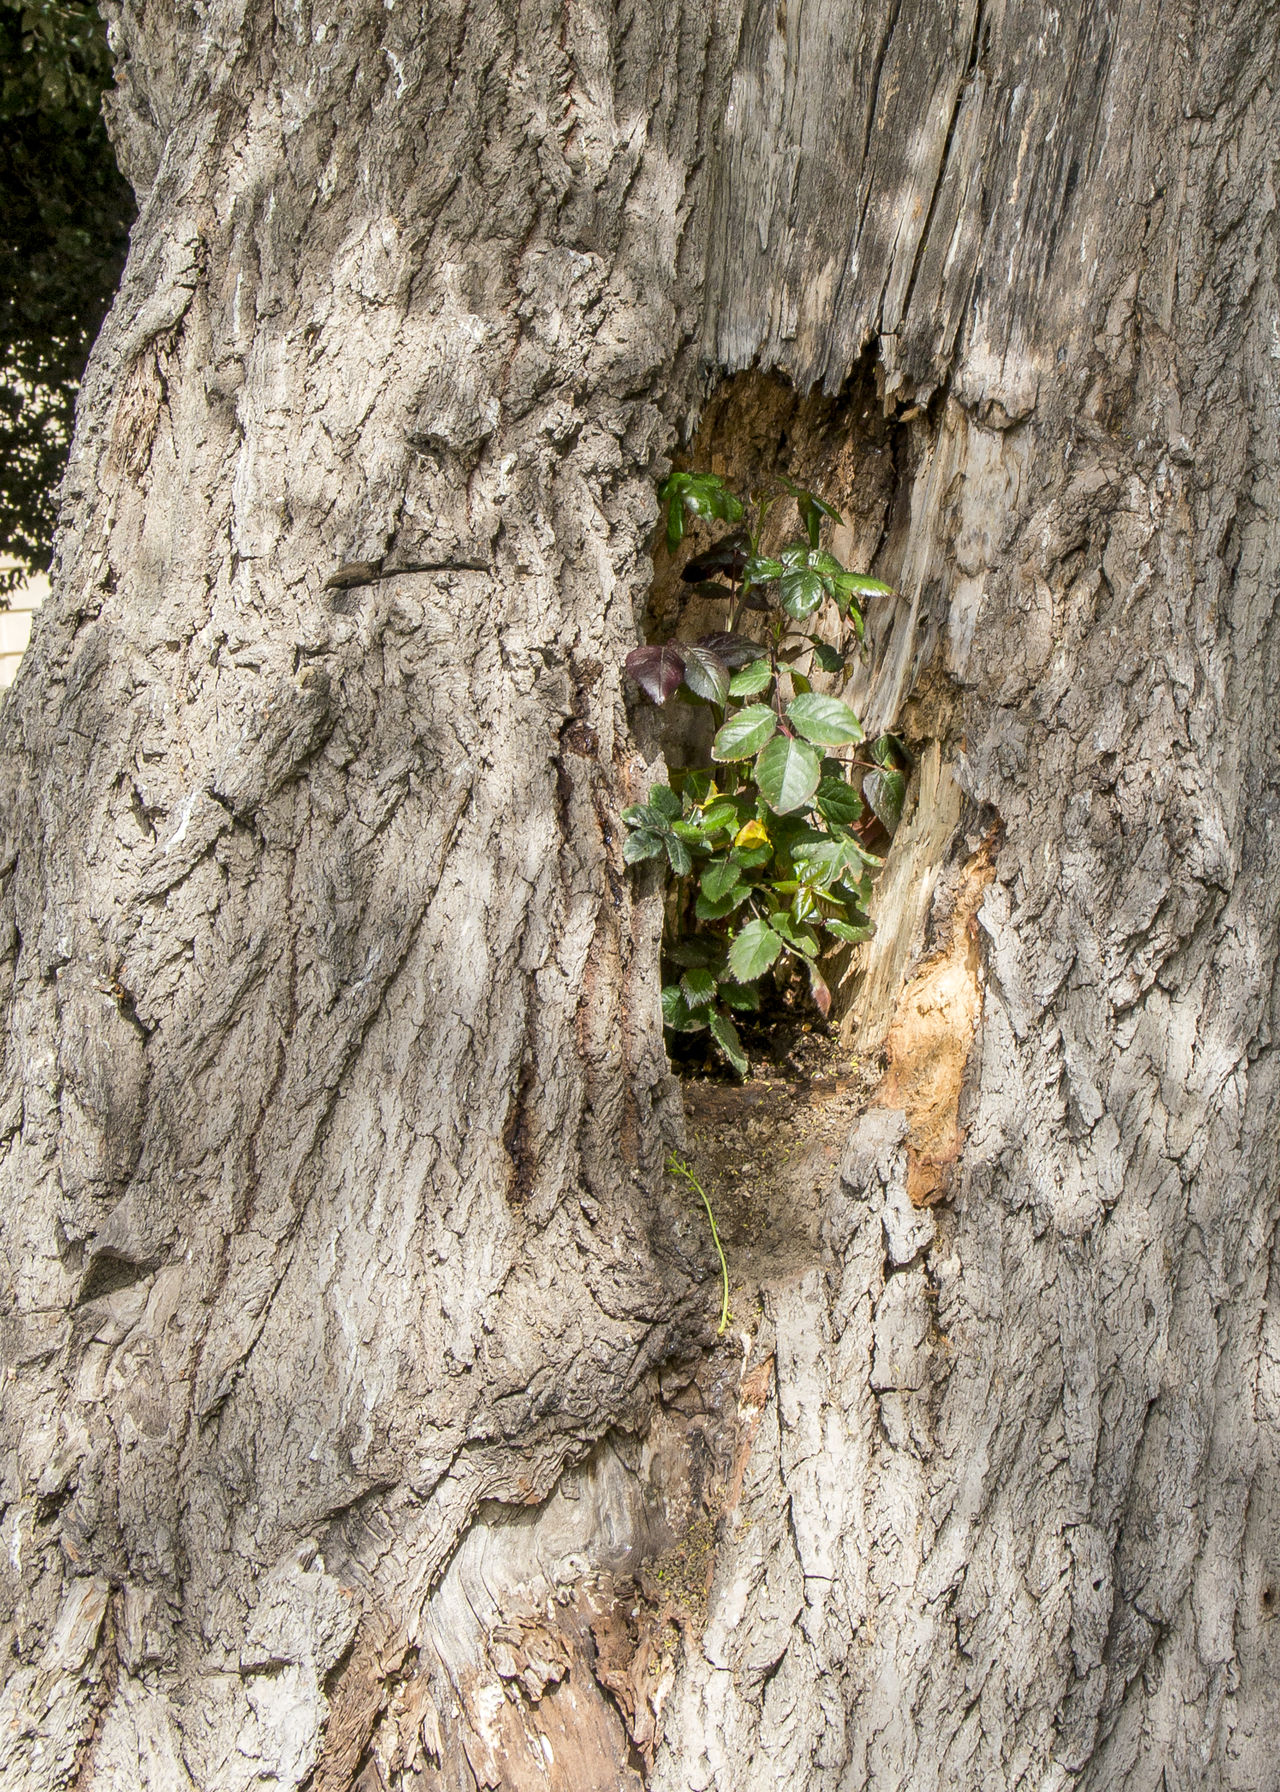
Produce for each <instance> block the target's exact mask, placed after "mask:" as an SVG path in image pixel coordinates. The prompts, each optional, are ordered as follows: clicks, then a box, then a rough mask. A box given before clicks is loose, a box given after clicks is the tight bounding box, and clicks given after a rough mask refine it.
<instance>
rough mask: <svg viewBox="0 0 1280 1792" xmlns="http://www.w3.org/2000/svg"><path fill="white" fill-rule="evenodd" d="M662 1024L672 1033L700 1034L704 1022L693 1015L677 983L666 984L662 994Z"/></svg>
mask: <svg viewBox="0 0 1280 1792" xmlns="http://www.w3.org/2000/svg"><path fill="white" fill-rule="evenodd" d="M662 1024H663V1026H664V1027H670V1028H671V1031H672V1032H673V1033H701V1032H702V1030H703V1028H704V1027H705V1026H706V1024H707V1023H706V1021H705V1019H704V1018H703V1017H702V1015H700V1014H694V1013H693V1011H692V1010H691V1008H690V1007H689V1004H688V1003H687V1002H686V1001H685V999H684V995H683V993H682V991H681V989H680V986H679V984H677V983H668V984H667V985H666V987H665V988H664V990H663V992H662Z"/></svg>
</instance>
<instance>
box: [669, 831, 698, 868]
mask: <svg viewBox="0 0 1280 1792" xmlns="http://www.w3.org/2000/svg"><path fill="white" fill-rule="evenodd" d="M665 845H666V848H667V858H668V859H669V860H670V862H671V869H672V870H673V871H674V872H675V874H676V876H677V877H688V875H689V873H690V872H691V871H692V870H693V854H692V853H691V852H690V851H689V848H688V847H687V846H686V845H685V843H684V841H683V840H681V839H680V837H679V836H678V835H676V834H668V835H667V838H666V842H665Z"/></svg>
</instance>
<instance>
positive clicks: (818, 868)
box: [792, 840, 868, 887]
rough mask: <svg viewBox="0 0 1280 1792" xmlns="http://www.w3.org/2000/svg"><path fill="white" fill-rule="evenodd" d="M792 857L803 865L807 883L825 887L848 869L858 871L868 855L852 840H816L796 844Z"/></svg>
mask: <svg viewBox="0 0 1280 1792" xmlns="http://www.w3.org/2000/svg"><path fill="white" fill-rule="evenodd" d="M792 857H793V858H794V859H795V861H796V864H797V865H798V866H801V867H803V870H804V875H805V881H806V882H807V883H813V884H818V885H820V886H823V887H825V886H826V885H828V884H833V883H836V882H837V881H838V880H839V879H840V878H842V877H844V876H845V875H846V874H847V873H848V872H850V871H860V870H861V868H862V866H863V865H865V864H866V863H867V857H868V855H867V854H866V853H864V852H863V851H862V849H861V847H860V846H859V845H858V844H857V842H856V841H854V840H816V841H813V842H806V843H805V844H804V845H803V846H797V847H796V848H795V849H794V851H793V854H792Z"/></svg>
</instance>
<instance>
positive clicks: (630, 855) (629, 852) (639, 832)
mask: <svg viewBox="0 0 1280 1792" xmlns="http://www.w3.org/2000/svg"><path fill="white" fill-rule="evenodd" d="M661 851H662V841H661V840H660V839H659V838H658V836H657V835H656V834H650V833H648V832H647V831H646V830H645V829H644V828H637V829H636V830H635V832H634V833H632V834H628V835H627V837H626V839H625V840H624V841H623V842H622V857H623V861H624V863H626V864H628V865H639V864H640V863H641V862H642V861H643V860H645V859H656V858H657V856H658V854H659V853H660V852H661Z"/></svg>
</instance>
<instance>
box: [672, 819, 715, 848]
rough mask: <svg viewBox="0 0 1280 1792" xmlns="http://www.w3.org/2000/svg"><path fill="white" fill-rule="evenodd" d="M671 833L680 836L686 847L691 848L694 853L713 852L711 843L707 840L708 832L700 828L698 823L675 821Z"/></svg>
mask: <svg viewBox="0 0 1280 1792" xmlns="http://www.w3.org/2000/svg"><path fill="white" fill-rule="evenodd" d="M671 832H672V833H673V834H676V835H678V836H679V838H680V839H681V840H683V841H684V843H685V845H686V846H691V847H692V848H693V850H694V852H710V851H711V842H710V840H708V839H707V835H706V830H705V829H703V828H700V827H699V826H698V825H697V823H696V822H693V821H673V822H672V824H671Z"/></svg>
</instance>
